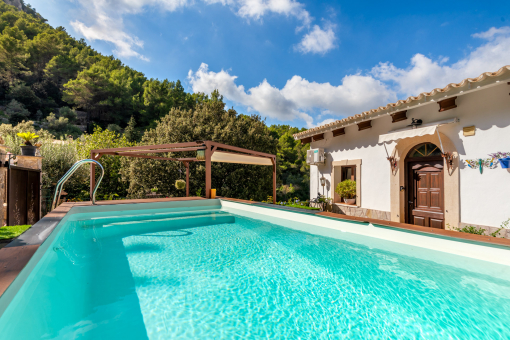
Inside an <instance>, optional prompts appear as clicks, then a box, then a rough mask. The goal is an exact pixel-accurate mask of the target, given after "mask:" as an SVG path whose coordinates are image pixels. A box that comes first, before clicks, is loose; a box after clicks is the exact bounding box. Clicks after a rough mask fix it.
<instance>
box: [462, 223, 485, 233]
mask: <svg viewBox="0 0 510 340" xmlns="http://www.w3.org/2000/svg"><path fill="white" fill-rule="evenodd" d="M458 231H460V232H461V233H467V234H475V235H485V229H481V228H480V229H478V228H476V227H473V226H472V225H469V226H465V227H464V228H459V229H458Z"/></svg>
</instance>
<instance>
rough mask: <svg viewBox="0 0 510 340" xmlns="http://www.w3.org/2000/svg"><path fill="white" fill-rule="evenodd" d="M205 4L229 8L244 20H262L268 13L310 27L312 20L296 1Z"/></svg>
mask: <svg viewBox="0 0 510 340" xmlns="http://www.w3.org/2000/svg"><path fill="white" fill-rule="evenodd" d="M204 2H206V3H209V4H213V3H220V4H222V5H224V6H229V7H231V8H232V9H234V10H236V13H237V14H238V15H239V16H241V17H243V18H249V19H256V20H260V19H261V18H262V17H263V16H264V15H266V14H268V13H275V14H280V15H285V16H288V17H295V18H296V19H298V20H300V21H301V22H302V23H303V25H309V24H310V22H311V20H312V18H311V17H310V13H308V11H307V10H306V9H305V6H304V5H303V4H302V3H300V2H297V1H295V0H204Z"/></svg>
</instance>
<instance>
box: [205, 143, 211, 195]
mask: <svg viewBox="0 0 510 340" xmlns="http://www.w3.org/2000/svg"><path fill="white" fill-rule="evenodd" d="M211 156H212V150H211V143H210V142H208V141H207V142H205V198H211Z"/></svg>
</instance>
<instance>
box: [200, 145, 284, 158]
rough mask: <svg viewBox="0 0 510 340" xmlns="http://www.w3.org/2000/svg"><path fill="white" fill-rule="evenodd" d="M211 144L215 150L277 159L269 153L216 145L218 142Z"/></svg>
mask: <svg viewBox="0 0 510 340" xmlns="http://www.w3.org/2000/svg"><path fill="white" fill-rule="evenodd" d="M206 143H207V142H206ZM209 143H210V145H213V146H214V147H215V148H221V149H227V150H233V151H238V152H242V153H247V154H249V155H255V156H260V157H267V158H275V157H276V156H275V155H271V154H269V153H265V152H260V151H253V150H248V149H243V148H238V147H237V146H231V145H227V144H221V143H216V142H209ZM215 150H216V149H215Z"/></svg>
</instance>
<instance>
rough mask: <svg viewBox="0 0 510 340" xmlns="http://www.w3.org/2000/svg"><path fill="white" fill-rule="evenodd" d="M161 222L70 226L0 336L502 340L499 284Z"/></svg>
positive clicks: (284, 236) (260, 236)
mask: <svg viewBox="0 0 510 340" xmlns="http://www.w3.org/2000/svg"><path fill="white" fill-rule="evenodd" d="M165 217H168V216H158V219H153V220H150V221H144V220H141V221H137V222H117V223H114V222H112V221H109V222H107V223H106V224H98V223H95V224H93V225H92V224H91V223H87V222H73V223H69V224H68V226H66V228H67V229H65V230H63V232H62V234H61V235H60V237H59V238H58V239H57V240H55V242H54V244H53V247H52V248H50V250H49V251H48V253H47V254H46V255H45V257H44V258H43V259H42V260H41V262H40V263H39V265H38V267H37V268H36V270H34V272H33V273H32V276H31V277H30V278H29V280H28V281H27V282H26V284H25V285H24V286H23V288H22V290H21V291H20V293H19V294H18V295H17V296H16V298H15V300H14V301H13V303H11V305H10V306H9V308H8V310H7V311H6V313H5V314H4V315H3V316H2V318H1V319H0V332H1V333H0V334H3V335H5V334H9V335H10V337H9V338H11V339H40V338H42V339H53V338H62V339H72V338H80V339H144V338H145V339H147V338H148V339H176V338H179V339H184V338H187V339H232V338H289V339H297V338H313V339H331V338H349V339H372V338H373V339H411V338H417V339H482V338H483V339H507V338H510V328H509V327H508V320H510V294H509V293H508V292H509V291H510V282H508V281H506V280H501V279H497V278H494V277H490V276H486V275H482V274H476V273H474V272H470V271H467V270H463V269H458V268H456V267H452V266H445V265H440V264H437V263H435V262H431V261H427V260H420V259H417V258H412V257H407V256H402V255H398V254H396V253H392V252H388V251H383V250H380V249H378V248H376V247H374V246H373V239H372V243H371V246H370V247H368V246H366V245H364V244H363V236H359V242H356V243H354V242H351V241H346V240H342V239H336V238H328V237H323V236H316V235H313V234H309V233H305V232H301V231H295V230H291V229H287V228H284V227H280V226H278V225H275V224H271V223H268V222H263V221H260V220H254V219H250V218H246V217H240V216H233V215H231V214H228V213H225V212H224V211H217V212H207V213H203V214H202V213H194V214H193V216H192V218H189V219H188V218H184V217H183V216H182V214H181V216H180V217H175V216H171V218H169V219H165ZM350 237H351V239H352V235H350ZM379 242H380V243H381V244H382V243H383V242H385V241H379ZM397 246H398V245H397ZM381 248H383V247H381ZM445 256H449V255H447V254H445ZM466 261H470V260H469V259H466ZM28 320H30V321H29V323H30V325H31V327H30V328H28V327H25V326H24V325H26V323H27V322H28Z"/></svg>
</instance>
